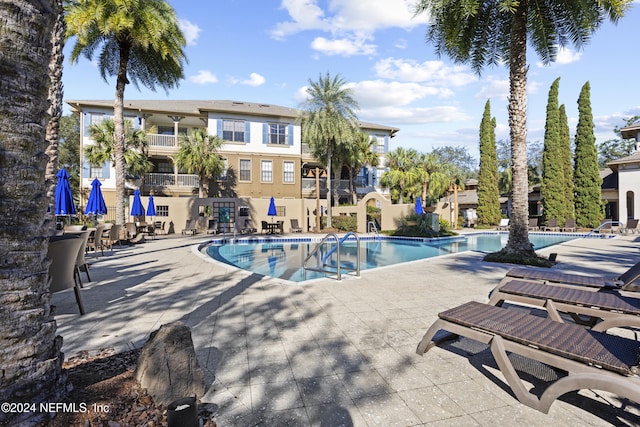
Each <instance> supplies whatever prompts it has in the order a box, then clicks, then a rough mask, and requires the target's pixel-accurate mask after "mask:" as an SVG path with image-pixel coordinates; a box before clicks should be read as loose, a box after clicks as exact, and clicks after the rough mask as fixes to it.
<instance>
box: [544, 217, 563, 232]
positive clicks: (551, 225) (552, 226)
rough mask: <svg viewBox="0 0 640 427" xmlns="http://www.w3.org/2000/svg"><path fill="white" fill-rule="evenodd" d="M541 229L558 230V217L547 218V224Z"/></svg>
mask: <svg viewBox="0 0 640 427" xmlns="http://www.w3.org/2000/svg"><path fill="white" fill-rule="evenodd" d="M542 230H543V231H560V227H558V219H557V218H549V221H548V222H547V225H546V226H545V227H543V229H542Z"/></svg>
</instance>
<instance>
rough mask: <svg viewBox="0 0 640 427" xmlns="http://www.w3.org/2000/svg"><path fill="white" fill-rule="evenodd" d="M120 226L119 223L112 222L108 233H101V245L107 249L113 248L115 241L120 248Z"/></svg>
mask: <svg viewBox="0 0 640 427" xmlns="http://www.w3.org/2000/svg"><path fill="white" fill-rule="evenodd" d="M121 228H122V226H121V225H120V224H114V225H113V226H112V227H111V228H110V229H109V232H108V233H103V234H102V245H103V246H104V247H105V248H109V250H113V245H115V244H116V243H117V244H118V246H120V248H122V243H121V242H120V229H121Z"/></svg>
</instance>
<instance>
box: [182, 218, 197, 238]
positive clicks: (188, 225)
mask: <svg viewBox="0 0 640 427" xmlns="http://www.w3.org/2000/svg"><path fill="white" fill-rule="evenodd" d="M182 234H183V235H184V234H191V235H194V234H196V220H195V219H188V220H186V221H185V223H184V228H183V229H182Z"/></svg>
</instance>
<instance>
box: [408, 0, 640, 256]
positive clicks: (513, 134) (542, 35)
mask: <svg viewBox="0 0 640 427" xmlns="http://www.w3.org/2000/svg"><path fill="white" fill-rule="evenodd" d="M631 1H632V0H585V1H581V2H559V1H557V0H539V1H535V2H533V1H527V0H523V1H519V2H512V1H508V0H499V1H497V2H496V1H489V0H471V1H467V0H451V1H446V2H442V1H438V0H420V2H419V3H418V4H417V5H416V14H420V13H426V14H427V16H428V17H429V22H430V26H429V30H428V32H427V40H428V41H430V42H433V43H434V44H435V50H436V53H437V54H439V55H441V54H446V55H448V56H449V57H451V58H452V59H453V60H454V61H456V62H459V63H463V62H466V63H470V64H471V66H472V67H473V69H474V70H475V71H476V72H477V73H478V74H479V73H480V72H481V70H482V69H483V68H484V66H486V65H496V64H499V63H501V62H505V63H508V64H509V81H510V93H509V129H510V139H511V155H512V168H513V169H512V179H513V194H512V206H513V212H512V218H511V226H510V229H509V241H508V243H507V246H506V247H505V248H504V249H503V251H501V252H502V254H504V255H505V256H507V257H508V256H516V257H523V256H524V257H535V256H536V255H535V252H534V250H533V245H532V244H531V242H530V241H529V235H528V227H527V226H528V198H527V197H528V182H527V147H526V142H527V68H528V67H527V42H528V41H530V42H531V44H532V46H533V48H534V50H535V51H536V53H537V54H538V55H539V56H540V58H541V59H542V62H543V63H545V64H548V63H550V62H553V61H554V60H555V58H556V54H557V52H558V46H565V45H568V44H573V45H574V46H576V47H578V48H579V47H581V46H582V45H584V44H585V43H586V42H587V41H588V40H589V38H590V36H591V34H592V33H593V32H594V31H595V30H596V29H597V28H598V26H599V25H600V24H601V23H602V21H603V20H604V19H605V18H609V19H610V20H611V21H613V22H616V21H617V20H618V19H619V18H620V17H621V16H623V14H624V12H625V11H626V9H627V8H628V7H629V5H630V4H631Z"/></svg>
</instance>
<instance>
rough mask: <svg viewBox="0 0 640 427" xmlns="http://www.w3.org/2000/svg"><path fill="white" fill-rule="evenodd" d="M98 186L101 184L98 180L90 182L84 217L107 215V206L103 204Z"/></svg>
mask: <svg viewBox="0 0 640 427" xmlns="http://www.w3.org/2000/svg"><path fill="white" fill-rule="evenodd" d="M100 186H102V183H101V182H100V180H99V179H98V178H95V179H94V180H93V181H92V182H91V193H89V200H87V206H86V207H85V208H84V214H85V215H104V214H106V213H107V205H106V204H105V203H104V197H103V196H102V190H101V189H100Z"/></svg>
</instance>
